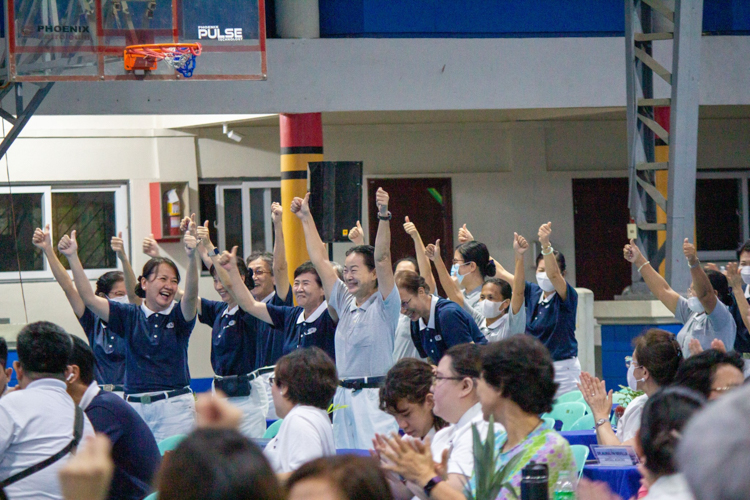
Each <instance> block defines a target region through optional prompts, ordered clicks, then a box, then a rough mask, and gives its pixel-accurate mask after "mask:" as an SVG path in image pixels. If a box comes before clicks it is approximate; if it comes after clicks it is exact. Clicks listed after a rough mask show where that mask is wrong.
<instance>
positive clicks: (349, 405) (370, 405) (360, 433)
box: [333, 387, 398, 450]
mask: <svg viewBox="0 0 750 500" xmlns="http://www.w3.org/2000/svg"><path fill="white" fill-rule="evenodd" d="M333 404H334V406H340V405H346V408H341V409H339V410H335V411H334V412H333V441H334V443H335V444H336V448H337V449H341V448H354V449H359V450H369V449H370V448H372V439H373V438H374V437H375V434H376V433H377V434H384V435H390V434H391V433H392V432H398V424H397V423H396V419H395V418H393V417H392V416H391V415H389V414H387V413H385V412H384V411H382V410H381V409H380V390H379V389H377V388H373V389H362V390H359V391H356V392H355V391H354V390H353V389H345V388H343V387H339V388H338V389H336V395H335V396H334V397H333Z"/></svg>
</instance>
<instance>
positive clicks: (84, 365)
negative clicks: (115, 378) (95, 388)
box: [68, 335, 96, 385]
mask: <svg viewBox="0 0 750 500" xmlns="http://www.w3.org/2000/svg"><path fill="white" fill-rule="evenodd" d="M70 338H71V340H72V341H73V352H72V353H71V354H70V359H69V360H68V364H71V365H76V366H77V367H78V370H79V372H80V375H79V377H80V379H81V382H83V383H84V384H86V385H91V382H93V381H94V365H95V364H96V358H94V351H92V350H91V347H89V345H88V344H87V343H86V342H85V341H84V340H83V339H82V338H81V337H79V336H77V335H71V336H70Z"/></svg>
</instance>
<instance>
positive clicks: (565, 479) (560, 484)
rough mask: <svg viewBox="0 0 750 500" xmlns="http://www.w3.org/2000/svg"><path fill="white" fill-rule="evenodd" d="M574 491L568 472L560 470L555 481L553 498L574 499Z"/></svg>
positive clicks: (556, 499) (555, 499)
mask: <svg viewBox="0 0 750 500" xmlns="http://www.w3.org/2000/svg"><path fill="white" fill-rule="evenodd" d="M575 492H576V490H575V486H573V481H571V480H570V472H568V471H566V470H562V471H560V475H559V476H558V479H557V482H556V483H555V497H554V500H575V497H576V493H575Z"/></svg>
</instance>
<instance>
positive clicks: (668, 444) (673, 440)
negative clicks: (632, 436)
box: [638, 387, 705, 476]
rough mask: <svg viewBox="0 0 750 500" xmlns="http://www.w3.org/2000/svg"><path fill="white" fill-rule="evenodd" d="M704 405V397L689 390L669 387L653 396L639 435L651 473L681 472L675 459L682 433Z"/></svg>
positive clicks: (646, 405)
mask: <svg viewBox="0 0 750 500" xmlns="http://www.w3.org/2000/svg"><path fill="white" fill-rule="evenodd" d="M704 404H705V398H704V397H703V396H701V395H700V394H698V393H697V392H695V391H692V390H690V389H687V388H685V387H667V388H663V389H659V390H658V391H656V393H655V394H653V395H651V396H649V398H648V401H646V404H645V405H644V407H643V414H642V415H641V429H640V432H639V434H638V435H639V439H640V442H641V448H642V449H643V454H644V456H645V457H646V464H645V465H646V468H647V469H648V470H649V471H651V472H652V473H654V474H655V475H657V476H661V475H665V474H674V473H675V472H677V467H676V465H675V463H674V457H675V452H676V450H677V445H678V444H679V442H680V433H681V432H682V429H683V427H685V424H686V423H687V421H688V420H689V419H690V417H692V416H693V414H695V413H696V412H697V411H698V410H700V409H701V408H702V407H703V405H704Z"/></svg>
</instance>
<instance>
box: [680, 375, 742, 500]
mask: <svg viewBox="0 0 750 500" xmlns="http://www.w3.org/2000/svg"><path fill="white" fill-rule="evenodd" d="M748 415H750V386H745V387H743V388H741V389H737V390H736V391H733V392H732V393H731V394H728V395H726V396H725V397H723V398H719V399H718V400H717V401H716V402H714V403H712V404H711V405H710V406H708V407H707V408H706V409H705V410H703V411H701V412H700V413H698V414H697V415H696V416H695V417H694V418H693V419H692V420H691V421H690V422H689V423H688V425H687V427H686V428H685V430H684V432H683V433H682V435H683V439H682V442H681V443H680V446H679V447H678V448H677V465H678V467H679V470H680V471H681V472H682V473H683V474H684V476H685V479H687V482H688V485H689V486H690V489H691V490H692V492H693V496H694V497H695V500H744V499H746V498H748V492H750V475H748V474H747V473H746V472H743V471H748V470H750V420H748V418H747V416H748Z"/></svg>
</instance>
